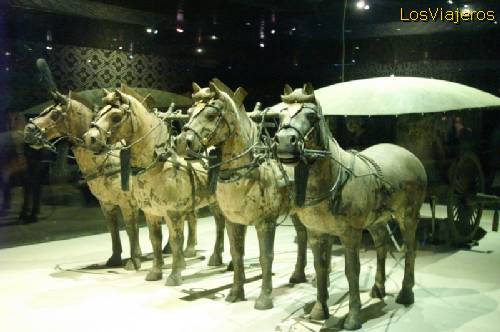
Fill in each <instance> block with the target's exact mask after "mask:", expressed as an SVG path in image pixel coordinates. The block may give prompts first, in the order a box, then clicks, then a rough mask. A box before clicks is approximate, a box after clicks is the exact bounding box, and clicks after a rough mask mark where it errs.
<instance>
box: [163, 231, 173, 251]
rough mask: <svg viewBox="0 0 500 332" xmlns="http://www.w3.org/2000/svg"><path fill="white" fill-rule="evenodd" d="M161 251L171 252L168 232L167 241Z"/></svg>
mask: <svg viewBox="0 0 500 332" xmlns="http://www.w3.org/2000/svg"><path fill="white" fill-rule="evenodd" d="M162 252H163V253H164V254H166V255H168V254H171V253H172V248H171V247H170V234H169V235H168V239H167V243H166V244H165V247H163V250H162Z"/></svg>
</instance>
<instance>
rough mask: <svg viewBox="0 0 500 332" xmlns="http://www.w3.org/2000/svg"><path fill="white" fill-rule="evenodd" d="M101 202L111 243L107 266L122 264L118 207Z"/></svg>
mask: <svg viewBox="0 0 500 332" xmlns="http://www.w3.org/2000/svg"><path fill="white" fill-rule="evenodd" d="M100 203H101V210H102V213H103V214H104V219H106V221H107V223H108V224H107V226H108V230H109V233H110V234H111V245H112V248H113V254H112V255H111V257H110V258H109V259H108V260H107V261H106V266H107V267H117V266H122V243H121V240H120V229H119V228H118V209H117V207H116V206H115V205H112V204H107V203H102V202H100Z"/></svg>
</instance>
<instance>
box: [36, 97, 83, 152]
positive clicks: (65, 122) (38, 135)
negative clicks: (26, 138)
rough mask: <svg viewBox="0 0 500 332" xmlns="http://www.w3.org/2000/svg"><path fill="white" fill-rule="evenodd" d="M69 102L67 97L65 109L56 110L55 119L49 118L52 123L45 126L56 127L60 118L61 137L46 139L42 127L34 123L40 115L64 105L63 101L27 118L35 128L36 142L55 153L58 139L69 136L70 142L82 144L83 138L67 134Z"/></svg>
mask: <svg viewBox="0 0 500 332" xmlns="http://www.w3.org/2000/svg"><path fill="white" fill-rule="evenodd" d="M70 104H71V99H69V98H68V101H67V103H66V109H63V110H62V111H60V112H59V110H57V111H58V112H59V113H60V114H59V116H58V118H57V119H52V118H51V120H52V121H53V124H52V125H51V126H48V127H47V128H45V130H47V129H50V128H54V127H57V126H58V125H59V124H60V123H61V120H62V125H63V128H64V132H65V135H61V137H59V138H57V139H56V140H55V141H53V142H51V141H49V140H48V139H47V137H46V136H45V134H44V132H43V131H42V129H41V128H40V127H39V126H38V125H37V124H36V123H35V120H36V119H39V118H41V117H44V116H47V114H49V113H50V112H53V111H54V109H55V108H56V107H57V106H63V105H64V104H63V103H58V104H55V105H53V106H51V107H49V108H48V109H46V110H44V111H42V112H41V113H40V114H39V115H38V116H36V117H34V118H32V119H29V121H28V122H29V123H30V124H31V125H33V126H34V128H36V133H35V135H36V136H35V138H36V140H37V142H36V144H41V145H42V146H44V147H47V148H48V149H49V150H50V151H51V152H54V153H57V149H56V146H55V145H56V144H57V143H58V142H59V141H61V140H63V139H65V138H69V139H70V140H71V141H72V143H73V144H75V145H82V144H83V140H82V139H81V138H79V137H74V136H72V135H70V134H69V133H70V125H69V124H68V119H67V118H68V111H69V107H70ZM68 157H71V156H68Z"/></svg>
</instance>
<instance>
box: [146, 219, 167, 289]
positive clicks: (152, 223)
mask: <svg viewBox="0 0 500 332" xmlns="http://www.w3.org/2000/svg"><path fill="white" fill-rule="evenodd" d="M144 216H145V217H146V223H147V224H148V230H149V240H150V241H151V246H152V247H153V266H152V267H151V269H150V270H149V271H148V274H147V275H146V280H147V281H155V280H161V277H162V271H161V268H162V267H163V255H162V253H161V238H162V234H161V219H162V218H161V217H158V216H153V215H150V214H149V213H144Z"/></svg>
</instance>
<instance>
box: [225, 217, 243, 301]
mask: <svg viewBox="0 0 500 332" xmlns="http://www.w3.org/2000/svg"><path fill="white" fill-rule="evenodd" d="M226 229H227V235H228V237H229V243H230V244H231V259H232V262H233V266H234V272H233V286H232V287H231V291H230V292H229V294H228V296H227V297H226V301H227V302H238V301H243V300H245V290H244V287H243V285H244V284H245V267H244V266H243V256H244V255H245V233H246V230H247V226H246V225H240V224H235V223H232V222H230V221H226Z"/></svg>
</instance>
